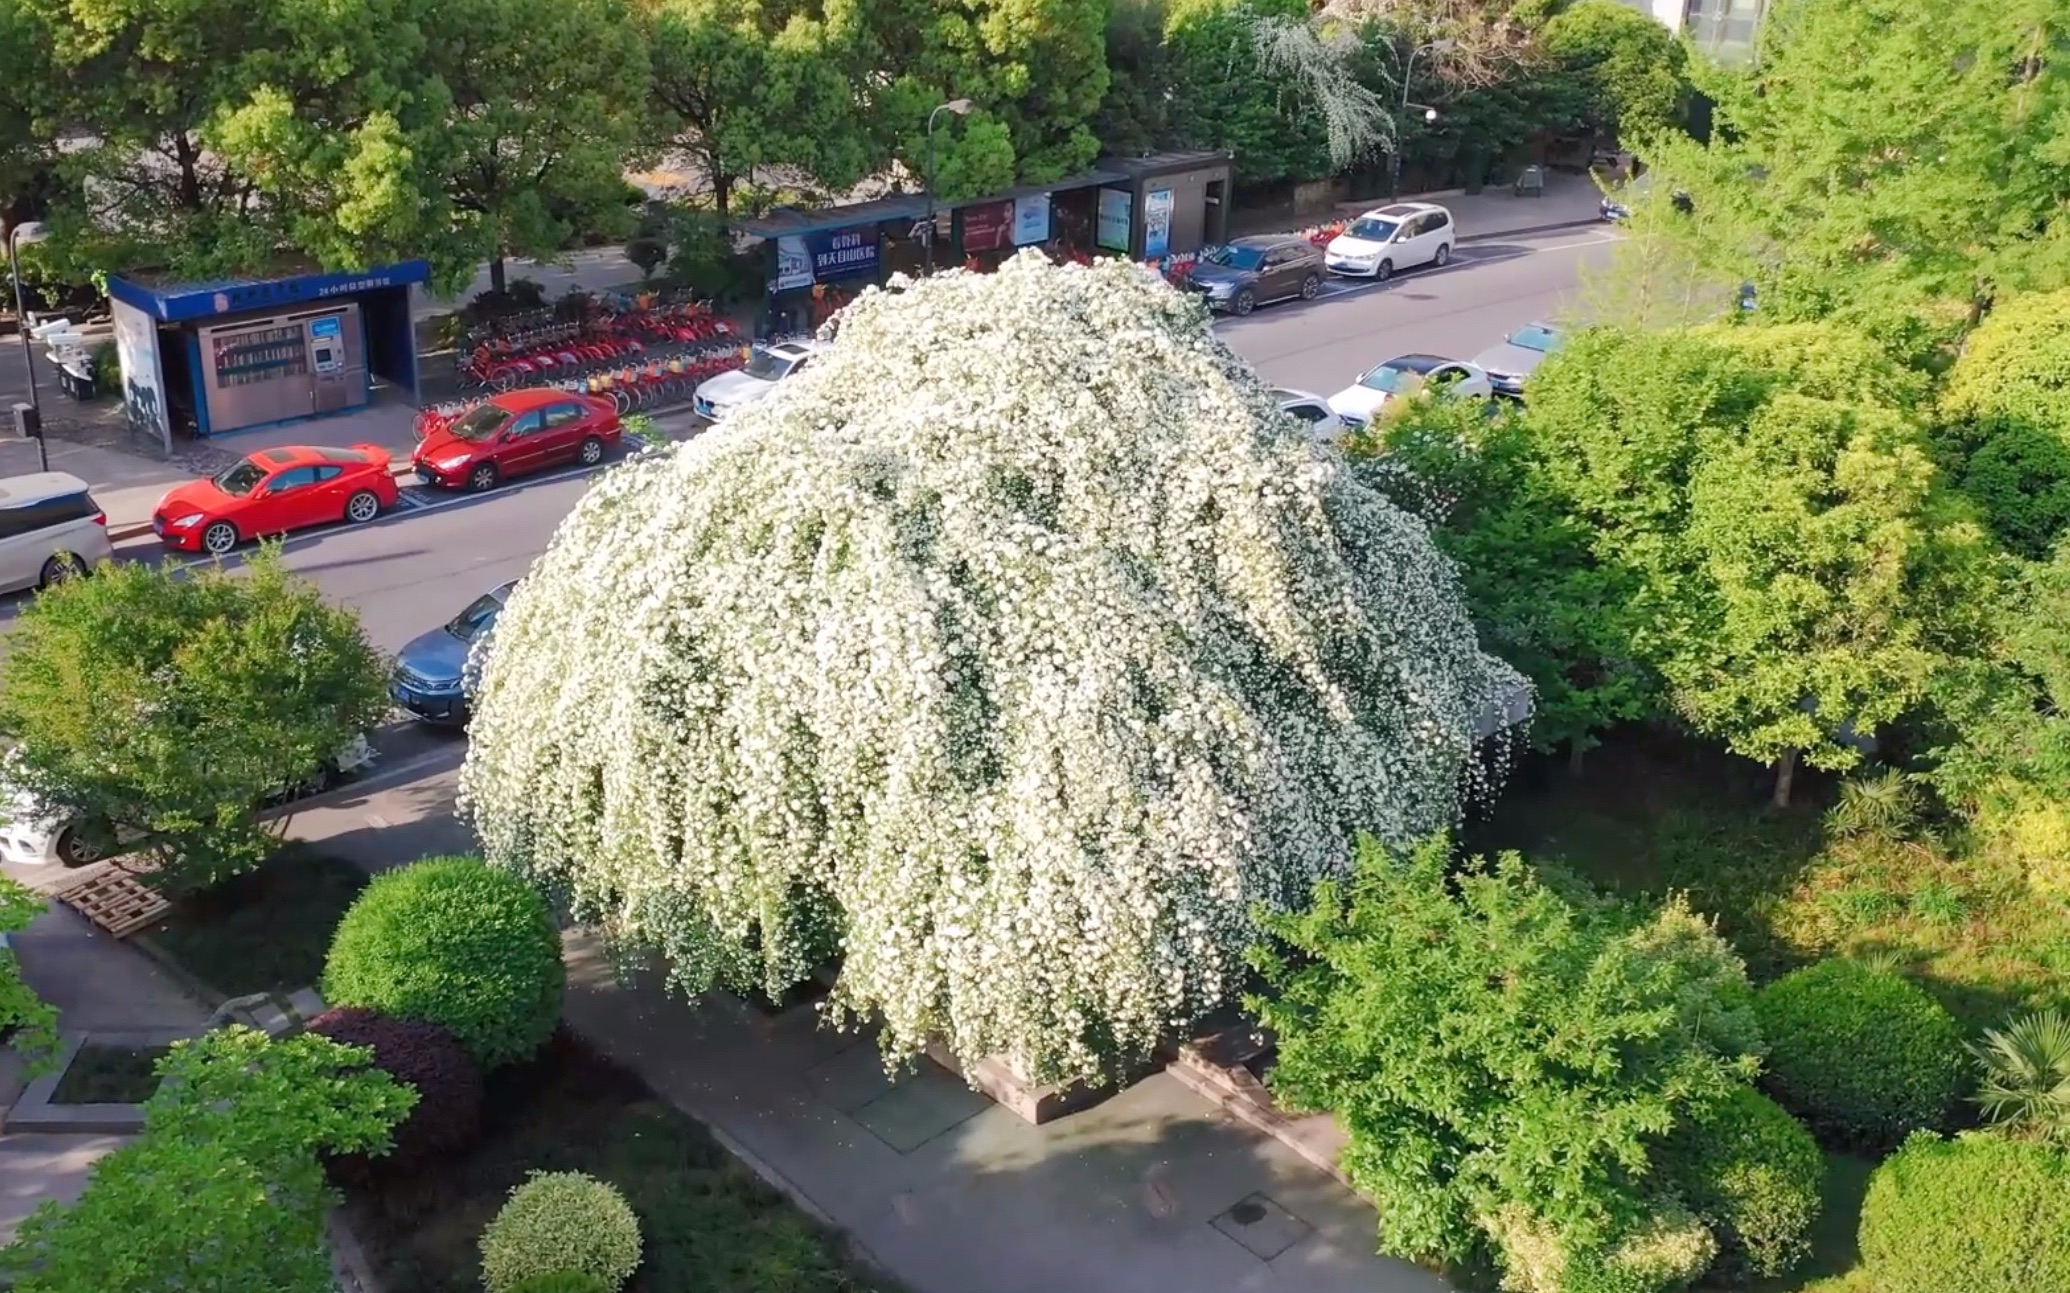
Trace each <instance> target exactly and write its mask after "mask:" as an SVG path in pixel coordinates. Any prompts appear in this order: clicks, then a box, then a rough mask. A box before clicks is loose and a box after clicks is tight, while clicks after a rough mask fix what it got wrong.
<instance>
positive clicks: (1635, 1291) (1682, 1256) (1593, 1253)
mask: <svg viewBox="0 0 2070 1293" xmlns="http://www.w3.org/2000/svg"><path fill="white" fill-rule="evenodd" d="M1481 1224H1482V1228H1483V1229H1484V1230H1486V1232H1487V1234H1488V1238H1489V1240H1490V1241H1491V1242H1493V1244H1494V1245H1495V1249H1496V1251H1497V1252H1498V1253H1499V1254H1500V1255H1501V1259H1502V1287H1503V1288H1504V1289H1505V1290H1508V1291H1509V1293H1672V1291H1673V1290H1677V1289H1683V1288H1687V1287H1688V1286H1689V1284H1690V1282H1691V1281H1693V1280H1694V1279H1695V1278H1696V1277H1697V1276H1699V1275H1701V1274H1703V1272H1704V1271H1705V1269H1706V1268H1708V1267H1709V1266H1710V1264H1711V1261H1712V1259H1713V1258H1714V1257H1715V1256H1716V1255H1717V1252H1718V1245H1717V1242H1716V1241H1715V1240H1714V1239H1713V1238H1712V1237H1711V1232H1710V1231H1709V1230H1707V1229H1705V1228H1704V1225H1703V1223H1702V1222H1701V1221H1699V1220H1698V1219H1697V1218H1696V1217H1694V1216H1692V1215H1691V1214H1690V1212H1689V1210H1688V1209H1687V1208H1685V1207H1683V1206H1682V1205H1681V1204H1680V1203H1677V1202H1676V1201H1675V1200H1673V1199H1667V1198H1661V1199H1655V1200H1653V1201H1652V1202H1651V1206H1650V1209H1649V1213H1648V1215H1647V1216H1646V1217H1645V1218H1644V1219H1643V1220H1641V1221H1640V1222H1639V1223H1638V1224H1637V1225H1635V1226H1632V1227H1630V1228H1629V1229H1627V1230H1626V1231H1625V1232H1624V1233H1623V1234H1621V1235H1619V1236H1618V1237H1616V1238H1615V1239H1614V1240H1612V1241H1611V1242H1610V1243H1609V1244H1608V1245H1607V1246H1605V1247H1603V1248H1601V1249H1595V1250H1577V1249H1576V1248H1575V1247H1574V1246H1573V1245H1572V1244H1570V1243H1569V1242H1568V1241H1567V1240H1566V1239H1565V1238H1564V1237H1562V1236H1561V1235H1560V1234H1559V1233H1558V1232H1557V1231H1555V1230H1554V1228H1553V1227H1552V1226H1550V1225H1548V1224H1547V1223H1546V1222H1545V1221H1544V1220H1543V1219H1542V1218H1540V1217H1538V1216H1536V1215H1534V1214H1533V1213H1532V1212H1530V1211H1529V1210H1528V1209H1526V1208H1525V1207H1523V1206H1522V1205H1521V1204H1514V1203H1513V1204H1509V1205H1507V1206H1505V1207H1503V1208H1501V1209H1500V1210H1498V1211H1497V1212H1496V1213H1495V1214H1493V1215H1492V1216H1489V1217H1486V1218H1483V1220H1482V1223H1481Z"/></svg>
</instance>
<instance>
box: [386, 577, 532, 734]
mask: <svg viewBox="0 0 2070 1293" xmlns="http://www.w3.org/2000/svg"><path fill="white" fill-rule="evenodd" d="M516 587H517V581H516V580H512V581H511V582H509V583H507V584H501V585H499V586H497V587H495V588H492V589H490V590H489V591H488V592H486V593H483V594H482V595H481V596H480V597H477V598H475V599H474V600H473V601H471V602H469V603H468V604H467V608H466V609H465V610H463V611H461V612H460V613H459V614H458V615H455V616H454V617H453V618H452V619H450V620H448V621H446V622H445V623H444V624H441V625H439V626H438V627H437V628H435V629H433V630H431V632H429V633H424V634H420V635H419V636H417V637H414V638H411V639H410V641H409V643H408V644H407V645H405V646H404V647H403V649H402V650H401V651H400V652H398V653H397V654H396V657H395V672H394V674H393V675H392V676H391V677H390V679H389V682H388V695H389V697H390V698H391V699H393V700H394V701H395V703H396V704H397V705H399V706H401V707H402V709H403V710H404V711H405V712H407V713H408V714H409V716H410V717H411V718H414V719H416V720H417V721H418V722H420V723H437V724H452V725H458V724H462V723H465V722H466V721H467V688H466V685H465V675H466V672H467V654H468V652H469V651H471V650H473V649H474V644H475V642H476V641H478V640H479V639H480V638H481V635H482V634H484V633H486V632H488V630H489V627H490V626H491V625H493V624H494V623H495V622H496V617H497V616H498V615H501V614H502V613H503V606H504V603H506V602H508V601H509V600H510V593H511V590H512V589H514V588H516Z"/></svg>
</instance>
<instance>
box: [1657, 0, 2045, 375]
mask: <svg viewBox="0 0 2070 1293" xmlns="http://www.w3.org/2000/svg"><path fill="white" fill-rule="evenodd" d="M2063 33H2064V23H2063V17H2062V13H2061V8H2060V6H2059V5H2057V4H2056V3H2054V0H1949V2H1948V3H1945V4H1932V5H1919V4H1909V3H1905V2H1904V0H1789V3H1786V4H1781V5H1777V6H1774V7H1772V8H1771V11H1770V12H1769V14H1768V15H1767V18H1766V20H1765V21H1764V22H1763V24H1762V33H1761V36H1760V43H1759V47H1758V57H1757V58H1756V59H1755V60H1754V61H1753V63H1752V65H1751V66H1749V67H1747V68H1744V69H1739V70H1727V69H1722V68H1712V67H1705V68H1701V69H1692V71H1693V73H1694V74H1695V76H1696V80H1697V82H1698V88H1699V89H1701V90H1702V91H1703V92H1704V93H1705V94H1706V95H1707V96H1709V97H1710V98H1711V99H1712V100H1713V101H1714V102H1715V103H1716V105H1717V109H1716V115H1715V129H1714V131H1713V134H1712V138H1711V142H1710V143H1709V144H1708V145H1697V144H1695V143H1690V142H1686V141H1683V142H1666V141H1663V142H1660V143H1657V144H1656V147H1655V148H1654V150H1653V155H1652V156H1650V157H1649V158H1648V160H1649V161H1652V162H1654V163H1655V166H1656V170H1657V171H1658V172H1659V175H1660V178H1661V180H1662V182H1663V183H1669V184H1672V185H1675V186H1678V187H1682V188H1684V189H1686V190H1687V191H1688V192H1689V193H1690V195H1691V197H1692V198H1693V200H1694V205H1695V207H1696V208H1697V210H1698V211H1699V212H1706V213H1707V214H1708V216H1709V217H1710V218H1711V219H1713V220H1714V221H1716V222H1718V225H1717V227H1712V228H1709V229H1706V230H1703V231H1701V237H1702V238H1703V240H1704V241H1705V242H1707V243H1708V244H1709V246H1708V247H1706V248H1703V249H1702V251H1703V253H1704V254H1705V255H1707V256H1710V258H1711V261H1712V264H1713V267H1714V270H1715V272H1716V275H1717V277H1718V279H1719V281H1720V282H1721V283H1722V285H1724V286H1726V287H1728V288H1729V287H1732V286H1736V285H1737V283H1738V282H1739V281H1740V280H1741V279H1747V278H1750V279H1754V280H1756V281H1757V282H1759V284H1760V287H1761V309H1762V312H1763V313H1764V314H1765V315H1768V316H1770V317H1775V318H1785V319H1801V318H1822V317H1827V316H1839V317H1842V318H1846V319H1852V320H1855V321H1857V322H1860V323H1862V324H1864V325H1866V326H1867V327H1868V328H1869V330H1870V331H1872V332H1873V333H1874V334H1875V335H1877V336H1879V337H1881V338H1883V339H1885V340H1886V341H1887V342H1888V343H1889V344H1890V345H1892V346H1893V347H1895V348H1896V349H1898V350H1899V351H1901V352H1903V353H1907V354H1911V355H1920V356H1923V355H1926V354H1928V353H1929V352H1930V351H1931V350H1932V349H1933V348H1935V347H1937V346H1938V345H1939V344H1940V343H1941V342H1942V341H1944V340H1945V339H1946V338H1948V337H1949V336H1951V335H1952V334H1953V333H1954V332H1955V331H1957V330H1959V329H1960V328H1961V327H1963V326H1964V325H1965V324H1966V323H1974V321H1975V320H1976V319H1977V318H1978V317H1980V316H1981V315H1982V314H1983V312H1984V311H1985V310H1986V309H1987V308H1988V307H1989V305H1990V303H1991V301H1992V300H1993V299H1994V298H1995V297H1997V296H1999V295H2001V294H2003V293H2005V292H2006V291H2008V290H2010V289H2014V288H2026V289H2033V288H2047V287H2055V286H2060V285H2062V284H2063V283H2064V282H2065V281H2066V270H2070V238H2066V237H2065V236H2064V235H2065V225H2064V221H2063V219H2062V216H2061V210H2060V204H2059V201H2058V195H2059V194H2060V193H2061V192H2062V189H2063V184H2064V179H2063V177H2064V173H2065V166H2066V165H2070V135H2066V132H2065V130H2064V127H2063V123H2064V121H2065V120H2066V116H2065V114H2066V112H2070V98H2066V94H2070V65H2066V63H2065V60H2064V59H2062V58H2061V57H2060V56H2059V53H2058V49H2059V46H2060V43H2061V40H2062V39H2063ZM1690 233H1691V236H1692V238H1693V237H1696V236H1698V231H1696V230H1694V229H1692V230H1691V231H1690ZM1713 253H1722V254H1713Z"/></svg>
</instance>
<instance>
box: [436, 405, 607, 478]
mask: <svg viewBox="0 0 2070 1293" xmlns="http://www.w3.org/2000/svg"><path fill="white" fill-rule="evenodd" d="M624 434H625V432H624V429H623V428H622V427H620V426H619V424H618V410H617V409H616V408H615V407H613V405H612V404H611V401H609V400H600V399H598V398H597V397H595V396H594V395H580V394H577V393H576V392H574V391H563V390H555V389H553V388H551V387H547V388H544V389H538V390H524V391H505V392H504V393H503V394H501V395H497V396H494V397H493V398H491V399H489V400H488V401H486V402H485V403H483V404H480V405H478V406H476V407H475V408H472V409H469V410H468V411H467V412H466V413H465V414H463V415H462V416H461V417H460V419H459V420H458V421H456V422H454V423H453V424H452V425H451V426H447V427H441V428H440V429H438V430H436V431H433V432H432V433H431V434H429V435H427V436H425V437H424V440H423V442H422V443H421V444H419V445H418V446H417V451H416V452H415V453H413V454H411V455H410V462H411V465H413V466H414V467H416V469H417V475H418V476H419V477H421V478H422V479H423V480H424V481H425V483H427V484H431V485H445V486H449V487H452V488H458V489H472V490H483V489H493V488H495V486H496V482H497V481H500V480H503V479H505V478H506V477H510V476H522V475H524V474H525V473H526V472H533V471H540V470H543V469H545V468H547V467H553V466H558V465H560V464H563V463H581V464H582V465H583V466H585V467H594V466H596V465H597V464H598V463H600V462H602V461H603V460H604V451H605V450H607V449H610V448H612V447H614V446H616V445H617V443H618V442H619V440H620V439H621V438H623V436H624Z"/></svg>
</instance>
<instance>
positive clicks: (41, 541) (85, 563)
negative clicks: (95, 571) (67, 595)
mask: <svg viewBox="0 0 2070 1293" xmlns="http://www.w3.org/2000/svg"><path fill="white" fill-rule="evenodd" d="M114 555H115V549H114V548H113V547H112V546H111V545H110V544H109V542H108V514H107V513H106V512H103V511H102V510H101V505H100V504H99V503H96V502H94V501H93V495H92V494H91V493H88V492H87V487H86V482H85V481H83V480H81V479H79V478H78V477H77V476H72V475H67V474H66V473H64V472H61V471H42V472H37V473H35V474H33V475H29V476H9V477H8V478H6V479H5V480H0V593H12V592H17V591H19V590H21V589H24V588H48V587H50V586H51V585H52V584H56V583H62V582H64V581H65V580H67V579H70V578H71V577H72V576H74V575H79V574H84V573H86V572H87V571H88V570H91V569H92V568H93V567H95V566H97V565H99V564H100V563H101V562H103V561H108V560H110V559H112V558H113V557H114Z"/></svg>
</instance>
